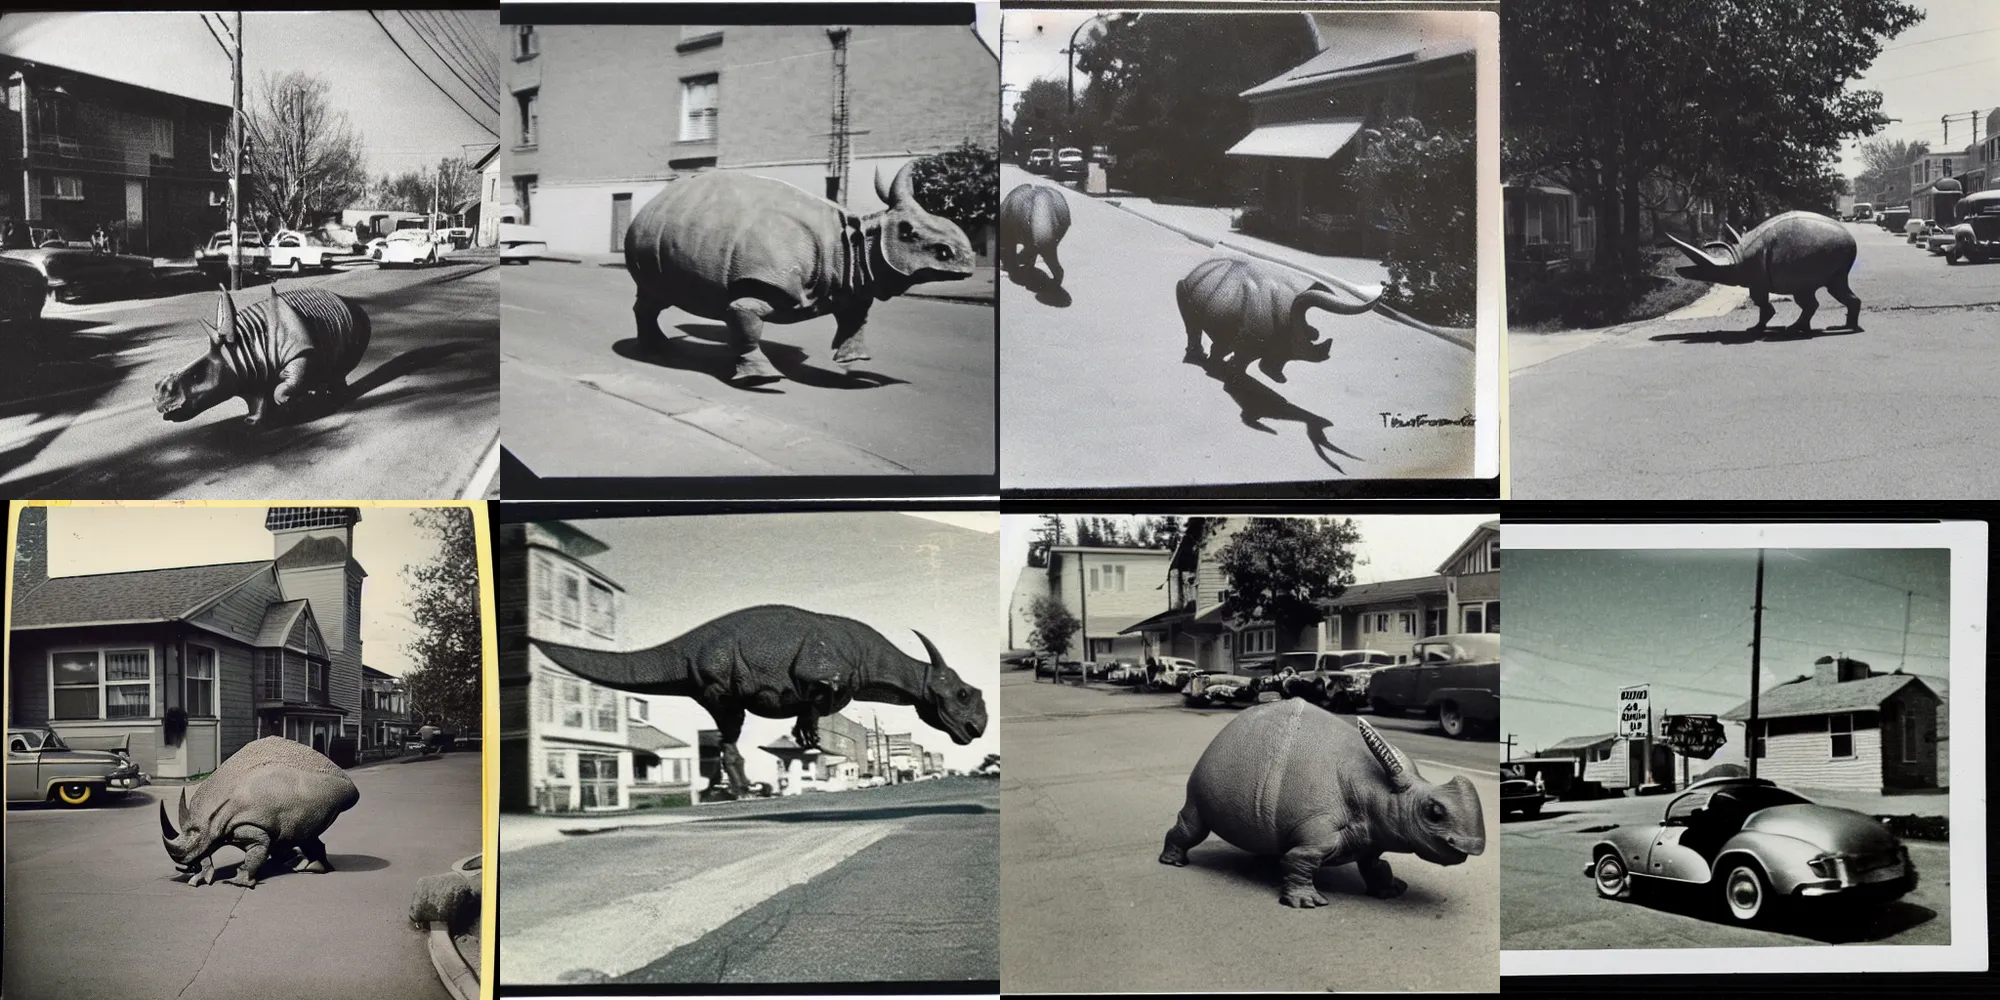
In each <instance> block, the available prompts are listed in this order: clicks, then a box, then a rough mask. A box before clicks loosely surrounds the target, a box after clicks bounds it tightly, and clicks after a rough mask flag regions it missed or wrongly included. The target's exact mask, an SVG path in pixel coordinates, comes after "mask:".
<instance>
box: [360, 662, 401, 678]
mask: <svg viewBox="0 0 2000 1000" xmlns="http://www.w3.org/2000/svg"><path fill="white" fill-rule="evenodd" d="M361 676H363V677H367V678H370V679H373V680H378V681H387V680H400V678H398V677H396V675H394V674H388V673H383V672H382V671H380V670H377V669H375V668H374V667H371V666H369V665H368V664H366V663H364V664H362V665H361Z"/></svg>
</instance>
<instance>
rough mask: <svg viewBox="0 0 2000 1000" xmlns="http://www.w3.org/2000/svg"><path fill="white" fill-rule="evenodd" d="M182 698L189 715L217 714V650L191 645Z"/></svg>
mask: <svg viewBox="0 0 2000 1000" xmlns="http://www.w3.org/2000/svg"><path fill="white" fill-rule="evenodd" d="M182 683H183V685H184V689H183V693H182V698H183V700H184V701H185V705H184V707H185V708H186V710H187V714H189V715H200V716H212V715H214V714H215V650H213V649H210V648H208V647H207V646H189V647H188V658H187V676H186V678H184V679H183V681H182Z"/></svg>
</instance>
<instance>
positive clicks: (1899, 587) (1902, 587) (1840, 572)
mask: <svg viewBox="0 0 2000 1000" xmlns="http://www.w3.org/2000/svg"><path fill="white" fill-rule="evenodd" d="M1774 551H1776V552H1779V553H1782V554H1784V555H1788V556H1791V557H1792V558H1793V559H1797V560H1798V561H1800V562H1802V563H1805V564H1807V565H1809V566H1816V567H1818V568H1819V569H1820V570H1821V571H1823V572H1827V573H1832V574H1834V575H1836V576H1844V577H1847V578H1848V579H1850V580H1860V581H1862V582H1864V583H1872V584H1874V585H1876V586H1878V587H1887V588H1889V589H1890V590H1895V591H1900V592H1902V593H1907V594H1915V595H1916V596H1918V597H1928V598H1930V599H1931V600H1933V601H1937V602H1938V603H1940V604H1943V605H1945V606H1947V607H1949V606H1950V604H1951V602H1950V601H1949V600H1947V599H1946V598H1942V597H1939V596H1938V595H1936V594H1933V593H1930V592H1928V591H1923V590H1918V589H1916V588H1915V587H1911V586H1909V585H1908V584H1901V583H1885V582H1883V581H1881V580H1877V579H1875V578H1873V577H1867V576H1862V575H1861V574H1859V573H1851V572H1848V571H1847V570H1844V569H1834V568H1833V567H1831V566H1828V565H1826V564H1825V563H1822V562H1820V561H1819V560H1817V559H1807V558H1806V557H1805V556H1802V555H1799V554H1798V553H1796V552H1793V551H1792V550H1790V549H1776V550H1774Z"/></svg>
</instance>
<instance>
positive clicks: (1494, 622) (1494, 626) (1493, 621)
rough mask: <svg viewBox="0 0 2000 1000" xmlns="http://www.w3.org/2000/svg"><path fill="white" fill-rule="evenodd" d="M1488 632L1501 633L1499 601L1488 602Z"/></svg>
mask: <svg viewBox="0 0 2000 1000" xmlns="http://www.w3.org/2000/svg"><path fill="white" fill-rule="evenodd" d="M1486 631H1488V632H1498V631H1500V602H1499V601H1487V602H1486Z"/></svg>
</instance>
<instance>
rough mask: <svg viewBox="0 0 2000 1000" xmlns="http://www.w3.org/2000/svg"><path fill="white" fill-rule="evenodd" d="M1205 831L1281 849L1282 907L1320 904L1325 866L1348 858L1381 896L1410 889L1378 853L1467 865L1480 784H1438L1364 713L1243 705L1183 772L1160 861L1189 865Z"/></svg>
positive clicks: (1474, 840)
mask: <svg viewBox="0 0 2000 1000" xmlns="http://www.w3.org/2000/svg"><path fill="white" fill-rule="evenodd" d="M1210 832H1213V833H1215V834H1216V835H1217V836H1219V837H1221V838H1222V839H1223V840H1226V841H1228V842H1229V843H1231V844H1233V845H1235V846H1236V847H1238V848H1240V849H1242V850H1245V851H1248V852H1250V853H1251V854H1256V855H1260V856H1264V857H1281V858H1282V859H1283V861H1282V864H1283V868H1284V876H1285V884H1284V892H1283V894H1282V895H1280V896H1279V901H1280V902H1282V903H1284V904H1285V905H1286V906H1299V907H1314V906H1325V905H1326V897H1324V896H1322V895H1320V894H1319V890H1318V889H1317V888H1315V887H1314V885H1313V875H1314V873H1316V872H1318V871H1319V869H1320V868H1321V867H1322V866H1332V865H1344V864H1348V863H1350V862H1351V863H1353V864H1354V865H1355V867H1356V868H1357V869H1358V870H1359V871H1360V874H1361V881H1362V884H1363V885H1364V886H1365V887H1366V888H1367V891H1368V894H1369V895H1370V896H1374V897H1376V898H1378V899H1390V898H1393V897H1395V896H1399V895H1402V893H1403V890H1404V889H1405V888H1407V887H1406V886H1405V885H1404V883H1403V881H1402V880H1401V879H1399V878H1397V877H1396V876H1395V874H1394V873H1393V872H1391V871H1390V870H1389V863H1388V862H1387V861H1384V860H1382V855H1384V854H1392V853H1410V854H1415V855H1416V856H1417V857H1420V858H1422V859H1424V860H1425V861H1429V862H1431V863H1433V864H1440V865H1456V864H1462V863H1463V862H1464V861H1465V859H1466V858H1468V857H1470V856H1472V855H1475V854H1479V853H1481V852H1483V851H1485V849H1486V820H1485V817H1484V814H1482V813H1481V812H1480V808H1479V792H1478V790H1477V789H1475V788H1473V787H1472V781H1471V780H1470V779H1468V778H1466V777H1465V776H1464V775H1458V776H1456V777H1454V778H1452V779H1451V780H1450V781H1447V782H1445V783H1444V784H1442V785H1433V784H1431V783H1430V782H1428V781H1425V780H1424V779H1423V778H1422V776H1420V775H1418V774H1417V769H1416V766H1415V765H1413V764H1412V763H1410V760H1409V758H1408V757H1405V756H1403V752H1402V751H1401V750H1398V749H1396V748H1395V747H1394V746H1391V745H1390V743H1389V741H1388V740H1385V739H1383V738H1382V734H1381V733H1379V732H1376V731H1375V727H1374V726H1371V725H1369V724H1368V720H1366V719H1361V718H1356V719H1355V720H1354V725H1352V726H1350V725H1348V724H1347V723H1346V722H1344V721H1342V720H1341V719H1340V717H1339V716H1336V715H1334V714H1333V713H1331V712H1327V711H1325V710H1323V709H1321V708H1319V707H1318V706H1315V705H1310V704H1307V703H1306V702H1304V701H1301V700H1298V699H1287V700H1284V701H1274V702H1269V703H1266V704H1263V705H1259V706H1257V707H1255V708H1251V709H1248V710H1246V711H1244V712H1243V714H1241V715H1239V716H1237V717H1236V718H1234V719H1231V720H1230V721H1229V725H1226V726H1224V727H1222V732H1220V733H1217V734H1216V736H1215V740H1214V742H1211V743H1210V744H1209V745H1208V749H1207V750H1205V751H1203V752H1202V755H1201V760H1199V761H1197V762H1196V763H1195V765H1194V771H1193V773H1191V774H1189V775H1188V784H1187V804H1186V805H1185V806H1182V807H1181V814H1180V818H1179V819H1178V820H1177V821H1176V822H1175V823H1174V826H1173V829H1171V830H1168V831H1167V843H1166V847H1165V849H1164V850H1162V851H1161V852H1160V863H1161V864H1167V865H1185V864H1187V860H1188V851H1189V850H1191V849H1193V848H1194V847H1195V846H1196V845H1198V844H1200V843H1201V842H1202V841H1204V840H1206V839H1208V835H1209V833H1210Z"/></svg>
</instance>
